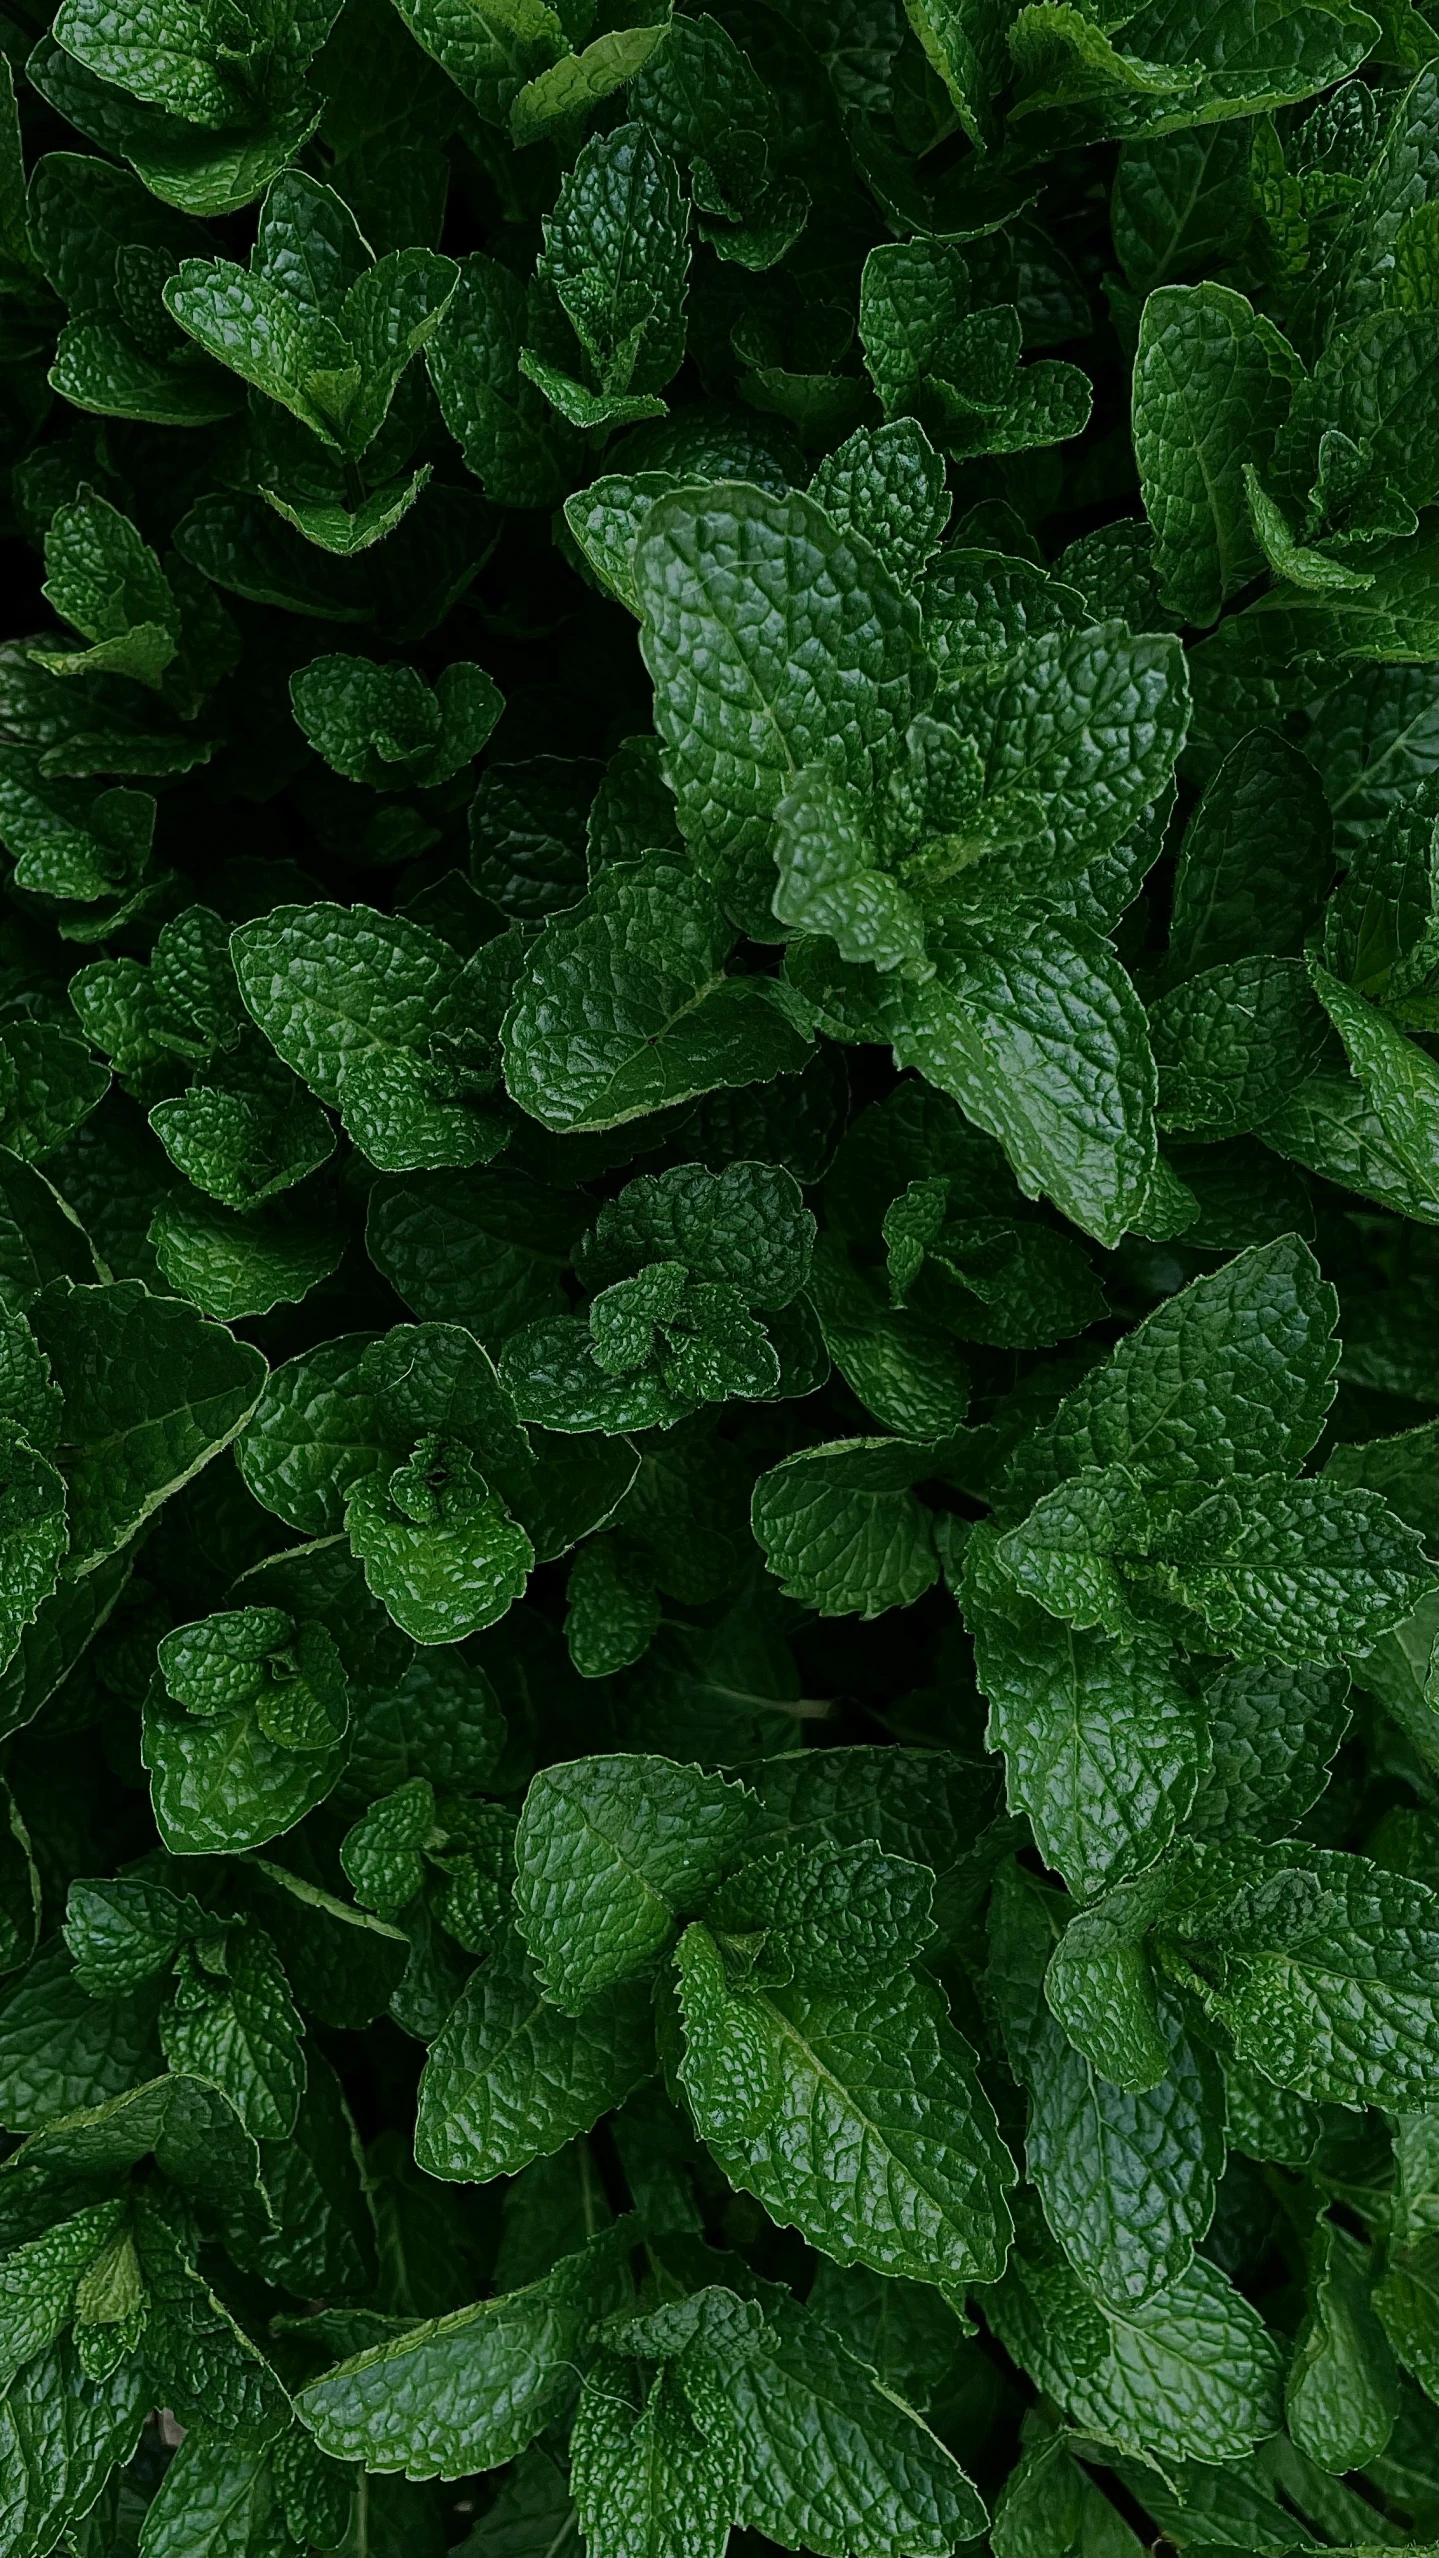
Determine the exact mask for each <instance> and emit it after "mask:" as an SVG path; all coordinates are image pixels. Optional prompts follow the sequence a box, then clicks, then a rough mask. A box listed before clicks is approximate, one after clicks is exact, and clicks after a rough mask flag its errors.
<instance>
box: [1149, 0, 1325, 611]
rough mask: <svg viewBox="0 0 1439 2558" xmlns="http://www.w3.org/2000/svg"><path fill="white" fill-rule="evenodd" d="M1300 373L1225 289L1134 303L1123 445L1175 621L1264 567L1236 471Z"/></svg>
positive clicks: (1268, 447)
mask: <svg viewBox="0 0 1439 2558" xmlns="http://www.w3.org/2000/svg"><path fill="white" fill-rule="evenodd" d="M1127 32H1131V31H1127ZM1299 376H1300V363H1299V358H1298V356H1297V355H1296V354H1295V353H1294V350H1293V348H1292V347H1290V346H1289V345H1288V344H1287V342H1286V341H1285V339H1283V338H1282V337H1281V336H1280V334H1279V332H1278V330H1277V329H1276V328H1275V327H1274V325H1273V323H1272V322H1271V321H1269V320H1267V319H1265V318H1264V317H1263V315H1262V313H1257V312H1256V311H1255V310H1254V308H1253V306H1252V304H1250V303H1249V302H1247V301H1246V300H1245V298H1244V295H1243V294H1242V293H1235V292H1233V291H1232V290H1231V289H1230V287H1229V286H1228V285H1222V284H1192V285H1190V284H1166V285H1163V286H1161V287H1160V289H1159V291H1158V292H1157V293H1152V294H1151V295H1150V297H1149V299H1148V301H1147V302H1146V303H1145V306H1144V313H1143V317H1142V319H1141V322H1140V331H1139V354H1138V357H1137V359H1136V362H1135V368H1134V449H1135V454H1136V457H1137V459H1138V462H1139V475H1140V483H1141V486H1142V488H1143V491H1144V505H1145V511H1146V513H1147V515H1148V517H1149V521H1150V523H1151V524H1152V525H1153V527H1154V545H1155V561H1156V565H1157V567H1158V569H1159V573H1160V577H1161V579H1162V580H1163V588H1164V598H1165V602H1166V603H1168V604H1172V605H1173V606H1174V609H1175V610H1176V612H1180V613H1182V614H1183V615H1184V617H1185V620H1186V621H1189V622H1201V623H1205V622H1212V621H1213V620H1214V618H1215V616H1216V614H1217V613H1218V611H1219V608H1220V606H1221V604H1223V603H1224V602H1225V600H1226V598H1227V597H1229V596H1230V595H1232V594H1234V593H1235V592H1236V590H1237V589H1238V588H1239V587H1241V586H1243V585H1244V584H1245V583H1246V582H1247V580H1248V579H1250V578H1251V577H1253V576H1255V575H1257V573H1258V571H1259V570H1260V569H1261V568H1262V567H1263V565H1264V556H1263V553H1262V552H1261V550H1260V548H1259V545H1258V543H1257V542H1256V541H1255V538H1254V534H1253V531H1252V528H1251V526H1250V522H1249V510H1248V506H1247V503H1246V500H1245V490H1244V477H1243V469H1244V464H1245V463H1246V462H1251V463H1253V464H1255V465H1256V466H1257V467H1258V468H1259V469H1260V470H1263V469H1264V468H1265V467H1266V465H1267V463H1268V461H1269V459H1270V455H1271V453H1272V451H1273V447H1274V439H1275V437H1276V435H1277V434H1278V432H1279V430H1280V428H1281V427H1282V425H1283V424H1284V420H1285V418H1286V416H1287V414H1288V410H1289V402H1290V397H1291V393H1292V390H1293V386H1294V384H1295V382H1296V381H1297V380H1298V379H1299Z"/></svg>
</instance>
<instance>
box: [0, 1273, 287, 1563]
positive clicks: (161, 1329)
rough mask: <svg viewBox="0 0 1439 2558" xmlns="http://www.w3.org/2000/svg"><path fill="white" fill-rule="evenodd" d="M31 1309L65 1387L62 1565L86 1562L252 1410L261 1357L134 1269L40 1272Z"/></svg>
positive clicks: (131, 1526) (224, 1443) (106, 1550)
mask: <svg viewBox="0 0 1439 2558" xmlns="http://www.w3.org/2000/svg"><path fill="white" fill-rule="evenodd" d="M33 1320H34V1324H35V1329H36V1334H37V1338H38V1339H39V1341H40V1344H41V1347H42V1348H43V1350H44V1351H45V1354H46V1356H47V1358H48V1359H49V1361H50V1366H51V1369H52V1371H53V1373H54V1376H55V1379H56V1382H57V1384H58V1385H59V1387H60V1390H61V1392H62V1393H63V1395H64V1396H65V1437H64V1439H63V1441H62V1443H61V1446H60V1448H59V1450H58V1454H59V1457H60V1461H61V1468H62V1471H63V1473H64V1474H65V1477H66V1483H67V1501H68V1507H69V1514H70V1554H71V1569H72V1570H73V1571H76V1572H93V1571H94V1569H95V1567H96V1565H97V1564H100V1563H103V1561H104V1560H105V1557H106V1556H107V1555H108V1554H112V1553H113V1552H114V1551H115V1548H116V1547H117V1546H120V1545H123V1544H125V1543H126V1541H127V1540H128V1539H129V1538H130V1537H132V1536H133V1535H134V1534H135V1531H136V1530H137V1528H139V1527H140V1526H142V1525H143V1523H144V1521H145V1520H146V1519H148V1518H150V1517H151V1516H152V1515H153V1513H154V1512H155V1511H156V1510H157V1509H158V1508H159V1506H160V1504H161V1503H162V1502H163V1501H166V1500H168V1499H169V1498H170V1496H171V1494H172V1493H174V1492H176V1491H177V1490H179V1488H180V1487H181V1486H182V1485H183V1484H186V1483H188V1482H189V1481H190V1480H191V1478H192V1477H193V1476H194V1475H196V1474H197V1473H198V1472H199V1470H200V1468H201V1467H202V1466H203V1465H206V1464H207V1463H208V1462H209V1460H210V1458H211V1457H213V1456H215V1455H216V1454H217V1453H218V1452H219V1450H220V1449H222V1448H225V1447H228V1445H229V1443H230V1441H231V1440H232V1439H233V1438H234V1437H235V1435H236V1432H237V1431H239V1430H240V1429H242V1428H243V1426H244V1424H245V1422H246V1421H247V1420H248V1418H249V1416H250V1414H251V1412H252V1411H253V1410H254V1407H255V1403H256V1399H257V1397H258V1394H259V1391H260V1387H261V1384H262V1382H263V1378H264V1373H265V1363H264V1360H263V1359H262V1357H261V1355H260V1353H259V1351H258V1350H254V1349H252V1348H251V1347H250V1345H249V1343H248V1342H243V1341H236V1340H235V1339H234V1337H233V1336H232V1335H231V1334H230V1333H228V1332H226V1331H225V1330H224V1329H223V1327H222V1326H221V1325H219V1324H211V1323H206V1322H204V1321H202V1319H201V1317H200V1316H199V1315H198V1314H197V1313H196V1312H195V1311H194V1309H193V1307H191V1306H188V1305H185V1304H183V1303H182V1302H181V1301H180V1299H178V1298H175V1297H152V1296H151V1295H150V1294H149V1293H148V1291H147V1290H146V1289H145V1288H144V1287H142V1285H141V1284H140V1282H139V1281H138V1280H135V1279H123V1280H118V1281H116V1282H115V1284H114V1285H113V1286H112V1287H93V1288H92V1287H79V1288H77V1287H76V1286H74V1284H73V1283H72V1282H71V1281H69V1280H64V1279H62V1280H58V1281H55V1282H52V1284H51V1286H50V1288H48V1289H47V1290H46V1291H45V1293H44V1295H43V1297H42V1298H40V1299H39V1300H38V1301H37V1303H36V1306H35V1310H34V1318H33Z"/></svg>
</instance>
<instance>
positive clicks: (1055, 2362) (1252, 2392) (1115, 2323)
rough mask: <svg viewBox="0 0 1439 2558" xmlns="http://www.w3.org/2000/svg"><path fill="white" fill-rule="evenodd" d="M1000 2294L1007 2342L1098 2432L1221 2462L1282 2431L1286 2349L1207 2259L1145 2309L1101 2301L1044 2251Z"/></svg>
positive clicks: (1151, 2449) (1159, 2456)
mask: <svg viewBox="0 0 1439 2558" xmlns="http://www.w3.org/2000/svg"><path fill="white" fill-rule="evenodd" d="M992 2297H993V2305H994V2314H995V2324H996V2326H997V2328H998V2330H999V2333H1000V2335H1001V2336H1002V2337H1003V2338H1004V2339H1005V2342H1006V2344H1007V2347H1008V2350H1009V2351H1010V2352H1011V2353H1012V2354H1013V2355H1014V2356H1015V2358H1016V2360H1018V2361H1020V2362H1022V2363H1023V2365H1024V2367H1025V2369H1026V2370H1027V2371H1029V2372H1030V2373H1031V2374H1033V2375H1034V2376H1035V2377H1036V2379H1037V2380H1038V2381H1039V2382H1040V2385H1041V2386H1042V2387H1044V2388H1045V2389H1046V2390H1048V2392H1049V2394H1050V2395H1051V2397H1054V2398H1057V2399H1058V2400H1059V2402H1060V2404H1061V2405H1062V2406H1064V2407H1066V2408H1067V2409H1068V2410H1069V2412H1070V2414H1071V2415H1072V2416H1073V2417H1074V2418H1075V2419H1076V2421H1077V2422H1078V2423H1079V2424H1080V2425H1081V2426H1082V2427H1083V2429H1084V2430H1085V2432H1087V2433H1091V2434H1094V2435H1097V2436H1099V2437H1100V2439H1101V2440H1105V2441H1109V2442H1112V2443H1116V2444H1118V2445H1119V2447H1120V2448H1121V2449H1124V2450H1131V2451H1135V2452H1138V2453H1140V2454H1141V2455H1143V2454H1144V2453H1146V2452H1147V2453H1149V2454H1150V2455H1151V2456H1152V2457H1154V2458H1155V2459H1156V2460H1159V2461H1161V2462H1162V2461H1163V2460H1165V2459H1166V2458H1167V2459H1186V2458H1188V2459H1193V2460H1206V2461H1216V2462H1217V2461H1227V2460H1242V2459H1243V2458H1244V2456H1245V2454H1246V2453H1247V2452H1248V2451H1249V2450H1250V2449H1251V2448H1252V2446H1253V2445H1254V2443H1255V2442H1256V2441H1259V2440H1262V2439H1263V2437H1264V2436H1265V2435H1267V2434H1271V2433H1274V2432H1275V2431H1276V2430H1277V2428H1278V2425H1279V2421H1280V2358H1279V2350H1278V2347H1277V2346H1276V2345H1275V2343H1274V2340H1273V2339H1272V2337H1271V2336H1270V2334H1269V2332H1268V2330H1267V2328H1266V2327H1265V2326H1264V2324H1263V2322H1262V2321H1261V2319H1260V2318H1259V2316H1258V2314H1257V2312H1256V2311H1255V2310H1253V2309H1251V2308H1250V2306H1249V2303H1248V2302H1247V2301H1246V2300H1245V2299H1243V2297H1242V2296H1241V2295H1240V2294H1239V2293H1238V2292H1236V2291H1235V2290H1233V2289H1232V2287H1231V2286H1230V2284H1229V2283H1227V2282H1226V2280H1225V2278H1224V2276H1223V2274H1221V2273H1220V2271H1219V2269H1218V2267H1217V2266H1216V2265H1212V2264H1210V2262H1209V2261H1208V2259H1207V2258H1206V2257H1203V2256H1199V2257H1196V2258H1195V2260H1194V2262H1193V2264H1192V2265H1191V2266H1190V2268H1189V2271H1188V2273H1186V2274H1182V2275H1181V2276H1180V2277H1179V2279H1178V2281H1177V2282H1175V2283H1173V2284H1171V2285H1170V2287H1169V2289H1168V2290H1167V2291H1164V2292H1161V2293H1160V2294H1159V2296H1158V2298H1157V2299H1156V2300H1153V2301H1151V2302H1150V2303H1149V2304H1148V2305H1147V2306H1146V2307H1144V2308H1142V2309H1130V2310H1124V2311H1120V2310H1112V2309H1102V2308H1101V2307H1100V2306H1099V2305H1098V2304H1097V2303H1095V2302H1093V2301H1092V2300H1091V2299H1090V2297H1089V2295H1088V2294H1087V2293H1086V2292H1084V2290H1083V2289H1082V2287H1081V2285H1080V2282H1079V2277H1078V2276H1077V2275H1076V2274H1074V2273H1071V2271H1070V2270H1069V2268H1068V2266H1066V2265H1064V2264H1063V2263H1062V2262H1054V2261H1046V2260H1045V2258H1044V2257H1043V2256H1040V2257H1039V2258H1038V2261H1034V2260H1031V2259H1030V2258H1029V2257H1028V2256H1027V2255H1026V2256H1025V2257H1021V2258H1018V2259H1017V2260H1016V2264H1015V2267H1014V2270H1013V2271H1012V2272H1011V2273H1010V2274H1009V2275H1007V2277H1006V2279H1005V2282H1004V2284H1003V2287H1002V2289H1001V2290H1000V2291H998V2292H996V2293H995V2294H994V2295H993V2296H992Z"/></svg>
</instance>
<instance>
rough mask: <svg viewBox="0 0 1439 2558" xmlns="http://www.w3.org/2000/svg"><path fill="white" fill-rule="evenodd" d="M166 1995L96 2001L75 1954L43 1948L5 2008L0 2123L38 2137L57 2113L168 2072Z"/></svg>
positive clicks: (144, 1992) (11, 1988) (55, 1944)
mask: <svg viewBox="0 0 1439 2558" xmlns="http://www.w3.org/2000/svg"><path fill="white" fill-rule="evenodd" d="M159 2004H160V1994H159V1991H158V1989H153V1988H149V1987H146V1988H143V1989H140V1990H136V1991H134V1992H132V1993H128V1994H125V1995H122V1996H120V1997H114V1996H111V1997H106V1998H92V1997H91V1996H90V1995H89V1994H88V1992H86V1991H85V1990H83V1989H82V1988H81V1986H80V1984H79V1982H78V1981H77V1980H76V1978H75V1973H74V1966H73V1964H72V1962H71V1959H70V1955H69V1951H68V1948H67V1947H66V1946H65V1945H64V1944H63V1943H62V1942H61V1941H60V1940H59V1939H58V1938H53V1939H52V1940H51V1941H50V1943H49V1944H48V1945H45V1946H42V1947H41V1949H40V1952H39V1953H38V1954H37V1955H36V1956H35V1957H34V1959H33V1961H32V1962H30V1963H29V1964H28V1965H27V1966H26V1968H25V1970H24V1971H23V1972H22V1973H21V1974H20V1975H19V1977H18V1979H16V1980H14V1981H12V1982H10V1983H9V1984H8V1987H7V1991H6V1994H5V1998H4V2003H3V2006H0V2122H3V2123H4V2124H5V2126H6V2129H7V2130H9V2131H14V2132H33V2131H38V2130H39V2129H40V2127H41V2125H42V2124H44V2123H47V2122H50V2121H52V2120H53V2119H54V2118H55V2117H56V2116H57V2115H63V2114H73V2113H76V2112H78V2111H80V2110H81V2109H82V2108H84V2107H86V2106H90V2105H103V2104H104V2103H105V2102H106V2100H107V2099H108V2098H109V2097H112V2096H122V2095H124V2094H125V2093H126V2092H127V2091H128V2090H129V2089H130V2088H134V2087H139V2086H142V2085H143V2084H144V2082H145V2081H146V2080H147V2079H150V2078H153V2077H154V2076H155V2075H156V2073H157V2072H158V2070H159V2069H160V2066H161V2057H162V2056H161V2052H160V2044H159V2039H158V2036H157V2034H156V2030H155V2020H156V2016H157V2014H158V2011H159Z"/></svg>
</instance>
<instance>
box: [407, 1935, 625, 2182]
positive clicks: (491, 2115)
mask: <svg viewBox="0 0 1439 2558" xmlns="http://www.w3.org/2000/svg"><path fill="white" fill-rule="evenodd" d="M653 2069H654V2054H653V2041H652V2029H651V2024H650V1992H649V1983H648V1982H647V1981H644V1980H638V1981H635V1980H627V1981H622V1982H620V1983H619V1984H618V1985H617V1986H616V1987H615V1988H613V1989H609V1990H606V1991H603V1992H601V1993H600V1995H599V1996H598V1997H597V1998H595V1999H594V2000H593V2001H592V2002H591V2004H590V2005H589V2006H588V2007H587V2008H585V2009H584V2010H583V2011H582V2012H581V2014H580V2015H579V2017H578V2018H577V2019H571V2018H570V2017H567V2016H566V2015H564V2014H563V2013H562V2011H561V2010H560V2009H559V2008H557V2007H553V2006H551V2004H550V2002H549V2001H548V1999H546V1998H545V1997H544V1995H543V1993H542V1992H541V1990H540V1987H539V1984H538V1982H537V1981H536V1979H535V1976H534V1973H533V1971H532V1969H531V1966H530V1964H529V1961H528V1959H527V1957H526V1955H525V1951H524V1947H523V1945H522V1944H521V1943H520V1942H519V1940H518V1938H515V1939H513V1940H511V1939H508V1938H507V1939H505V1940H503V1941H502V1943H501V1946H500V1949H499V1951H498V1953H497V1954H496V1956H495V1958H494V1960H493V1961H492V1962H491V1963H490V1964H489V1965H487V1966H486V1967H485V1968H484V1969H483V1970H482V1971H480V1972H478V1973H477V1974H476V1975H475V1978H474V1979H473V1980H472V1981H471V1983H470V1985H469V1987H468V1988H467V1989H466V1990H465V1991H464V1993H463V1995H462V1996H461V1998H460V2000H459V2003H458V2005H457V2006H456V2007H455V2008H454V2010H453V2012H452V2014H451V2015H450V2017H449V2020H448V2022H447V2023H446V2025H445V2027H444V2030H443V2031H442V2033H441V2034H440V2035H439V2036H438V2038H437V2040H436V2041H435V2043H434V2045H433V2046H432V2049H431V2052H430V2057H429V2059H428V2061H427V2062H426V2064H425V2071H424V2076H423V2078H422V2079H421V2082H420V2101H419V2113H418V2118H417V2122H416V2128H415V2154H416V2157H417V2158H418V2159H419V2162H420V2165H421V2166H422V2167H423V2168H425V2170H426V2171H427V2173H428V2174H430V2175H431V2176H449V2177H459V2178H464V2179H466V2180H467V2181H472V2182H473V2181H479V2182H484V2181H485V2180H486V2179H487V2178H489V2177H491V2176H502V2175H510V2176H513V2175H515V2174H516V2173H517V2172H518V2170H519V2169H520V2168H521V2167H524V2166H527V2165H528V2163H529V2161H530V2160H531V2159H532V2158H548V2157H549V2156H550V2154H551V2153H552V2152H553V2151H554V2150H557V2149H562V2148H563V2147H564V2144H565V2142H566V2141H568V2140H572V2139H573V2137H574V2135H575V2133H576V2132H587V2131H588V2130H589V2129H590V2127H591V2125H592V2124H593V2123H595V2122H597V2121H598V2120H599V2117H600V2115H601V2114H604V2113H608V2111H609V2110H610V2108H611V2107H612V2106H615V2105H621V2104H623V2102H624V2100H625V2098H626V2097H627V2096H628V2095H629V2094H630V2093H631V2092H632V2090H633V2089H634V2088H636V2087H638V2086H639V2085H640V2084H641V2083H642V2081H643V2080H645V2079H646V2078H648V2077H649V2076H650V2075H651V2074H652V2072H653Z"/></svg>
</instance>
